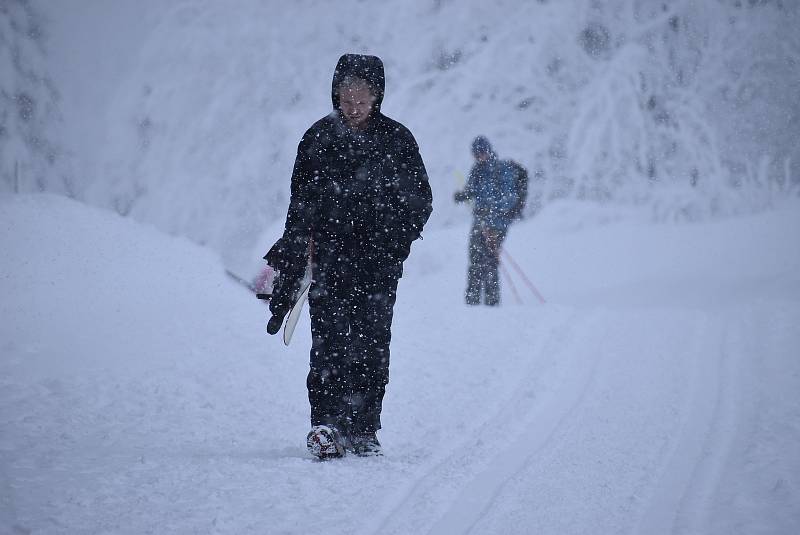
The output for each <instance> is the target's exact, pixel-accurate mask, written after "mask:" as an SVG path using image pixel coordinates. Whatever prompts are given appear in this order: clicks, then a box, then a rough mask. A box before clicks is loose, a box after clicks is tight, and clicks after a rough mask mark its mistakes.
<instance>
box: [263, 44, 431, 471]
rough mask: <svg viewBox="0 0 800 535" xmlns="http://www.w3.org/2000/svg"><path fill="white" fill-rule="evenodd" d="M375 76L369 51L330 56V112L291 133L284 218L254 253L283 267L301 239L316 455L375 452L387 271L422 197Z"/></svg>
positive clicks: (391, 296) (424, 181)
mask: <svg viewBox="0 0 800 535" xmlns="http://www.w3.org/2000/svg"><path fill="white" fill-rule="evenodd" d="M384 80H385V78H384V69H383V63H382V62H381V60H380V59H379V58H378V57H375V56H365V55H355V54H345V55H343V56H342V57H341V58H340V59H339V62H338V64H337V65H336V70H335V71H334V74H333V86H332V92H331V97H332V100H333V112H332V113H330V114H329V115H328V116H326V117H324V118H322V119H320V120H319V121H317V122H316V123H314V124H313V125H312V126H311V128H309V129H308V131H307V132H306V133H305V135H303V138H302V140H301V141H300V144H299V146H298V148H297V158H296V160H295V165H294V171H293V173H292V183H291V200H290V203H289V210H288V214H287V216H286V225H285V230H284V232H283V236H282V237H281V238H280V239H279V240H278V241H277V242H276V243H275V245H273V247H272V248H271V249H270V251H269V253H267V255H266V256H265V258H266V259H267V261H268V263H269V265H270V266H272V267H274V268H275V269H277V270H278V271H281V270H287V271H291V270H297V267H298V265H300V266H305V262H306V259H307V254H308V253H307V251H309V250H311V251H312V253H311V255H312V258H311V265H312V280H313V282H312V285H311V291H310V293H309V306H310V311H311V333H312V337H313V341H312V348H311V369H310V371H309V374H308V380H307V386H308V399H309V402H310V404H311V425H312V429H311V431H310V432H309V433H308V437H307V445H308V448H309V451H311V452H312V453H313V454H314V455H316V456H318V457H320V458H328V457H340V456H342V455H345V452H346V451H348V450H349V451H352V452H354V453H356V454H357V455H380V454H381V445H380V442H379V441H378V438H377V435H376V432H377V431H378V429H380V428H381V421H380V415H381V407H382V402H383V397H384V393H385V388H386V384H387V383H388V381H389V341H390V339H391V324H392V311H393V307H394V303H395V298H396V290H397V282H398V279H399V278H400V277H401V275H402V271H403V266H402V265H403V261H404V260H405V259H406V258H407V257H408V254H409V252H410V248H411V243H412V242H413V241H414V240H416V239H417V238H419V237H420V233H421V232H422V228H423V225H424V224H425V223H426V221H427V220H428V217H429V216H430V213H431V209H432V204H431V203H432V195H431V189H430V185H429V184H428V176H427V173H426V171H425V165H424V163H423V161H422V158H421V156H420V154H419V148H418V146H417V143H416V141H415V140H414V137H413V135H412V134H411V132H410V131H409V130H408V129H407V128H406V127H405V126H403V125H402V124H400V123H398V122H397V121H394V120H392V119H390V118H388V117H386V116H385V115H383V114H382V113H381V103H382V101H383V95H384V86H385V81H384ZM309 241H310V242H311V243H312V244H313V247H312V248H309Z"/></svg>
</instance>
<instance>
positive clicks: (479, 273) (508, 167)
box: [454, 136, 527, 306]
mask: <svg viewBox="0 0 800 535" xmlns="http://www.w3.org/2000/svg"><path fill="white" fill-rule="evenodd" d="M472 155H473V156H474V157H475V163H474V164H473V166H472V170H471V171H470V173H469V179H468V180H467V184H466V186H465V187H464V189H463V190H462V191H457V192H456V193H455V195H454V200H455V202H457V203H461V202H466V201H472V229H471V230H470V234H469V269H468V271H467V289H466V292H465V300H466V302H467V304H468V305H479V304H480V303H481V297H483V303H484V304H486V305H489V306H497V305H499V304H500V279H499V276H498V268H499V265H500V252H501V248H502V246H503V240H505V237H506V234H507V233H508V227H509V225H511V222H512V221H513V220H515V219H517V218H519V217H520V216H521V213H522V207H523V206H524V204H523V203H524V197H523V196H522V195H520V192H519V191H518V189H519V188H518V185H517V183H518V180H517V177H518V174H517V173H518V170H517V169H515V165H516V166H519V164H512V163H510V162H507V161H503V160H500V159H498V158H497V155H496V154H495V152H494V150H492V146H491V144H490V143H489V140H488V139H486V138H485V137H484V136H478V137H476V138H475V140H474V141H473V142H472ZM523 171H524V169H523ZM524 178H525V183H526V184H527V173H525V177H524Z"/></svg>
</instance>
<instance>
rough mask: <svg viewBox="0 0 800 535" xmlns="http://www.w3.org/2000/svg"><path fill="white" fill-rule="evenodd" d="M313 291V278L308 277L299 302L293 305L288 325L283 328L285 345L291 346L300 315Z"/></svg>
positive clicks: (287, 317)
mask: <svg viewBox="0 0 800 535" xmlns="http://www.w3.org/2000/svg"><path fill="white" fill-rule="evenodd" d="M310 289H311V278H310V277H307V278H306V279H305V280H304V281H303V285H302V286H301V290H300V294H299V295H298V296H297V300H296V301H295V302H294V305H292V309H291V310H290V311H289V313H288V314H287V315H286V324H285V325H284V326H283V343H284V344H285V345H287V346H288V345H289V342H291V341H292V335H293V334H294V329H295V327H297V322H298V321H299V320H300V313H301V312H302V311H303V305H304V304H305V302H306V301H307V300H308V291H309V290H310Z"/></svg>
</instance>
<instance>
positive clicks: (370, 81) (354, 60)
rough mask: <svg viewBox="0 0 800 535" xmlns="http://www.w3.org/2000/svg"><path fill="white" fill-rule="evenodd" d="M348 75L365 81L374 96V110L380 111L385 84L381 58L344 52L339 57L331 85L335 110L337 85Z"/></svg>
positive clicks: (337, 106) (337, 93)
mask: <svg viewBox="0 0 800 535" xmlns="http://www.w3.org/2000/svg"><path fill="white" fill-rule="evenodd" d="M348 76H352V77H355V78H361V79H362V80H364V81H365V82H367V85H368V86H369V87H370V89H372V92H373V93H374V94H375V98H376V100H375V107H374V111H375V112H380V111H381V103H382V102H383V91H384V88H385V86H386V78H385V76H384V73H383V62H382V61H381V59H380V58H379V57H378V56H366V55H361V54H345V55H343V56H342V57H340V58H339V62H338V63H337V64H336V70H335V71H333V85H332V87H331V100H332V101H333V107H334V109H336V110H338V109H339V86H340V85H341V84H342V82H343V81H344V79H345V78H347V77H348Z"/></svg>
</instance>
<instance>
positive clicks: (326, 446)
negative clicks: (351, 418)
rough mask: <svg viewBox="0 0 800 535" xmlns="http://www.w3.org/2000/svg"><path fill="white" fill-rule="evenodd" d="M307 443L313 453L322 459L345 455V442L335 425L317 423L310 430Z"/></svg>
mask: <svg viewBox="0 0 800 535" xmlns="http://www.w3.org/2000/svg"><path fill="white" fill-rule="evenodd" d="M306 445H307V446H308V451H309V452H311V455H314V456H315V457H319V458H320V459H335V458H337V457H344V444H343V441H342V439H341V436H340V435H339V432H338V431H336V428H335V427H329V426H327V425H315V426H314V427H312V428H311V431H309V432H308V436H307V437H306Z"/></svg>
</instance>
